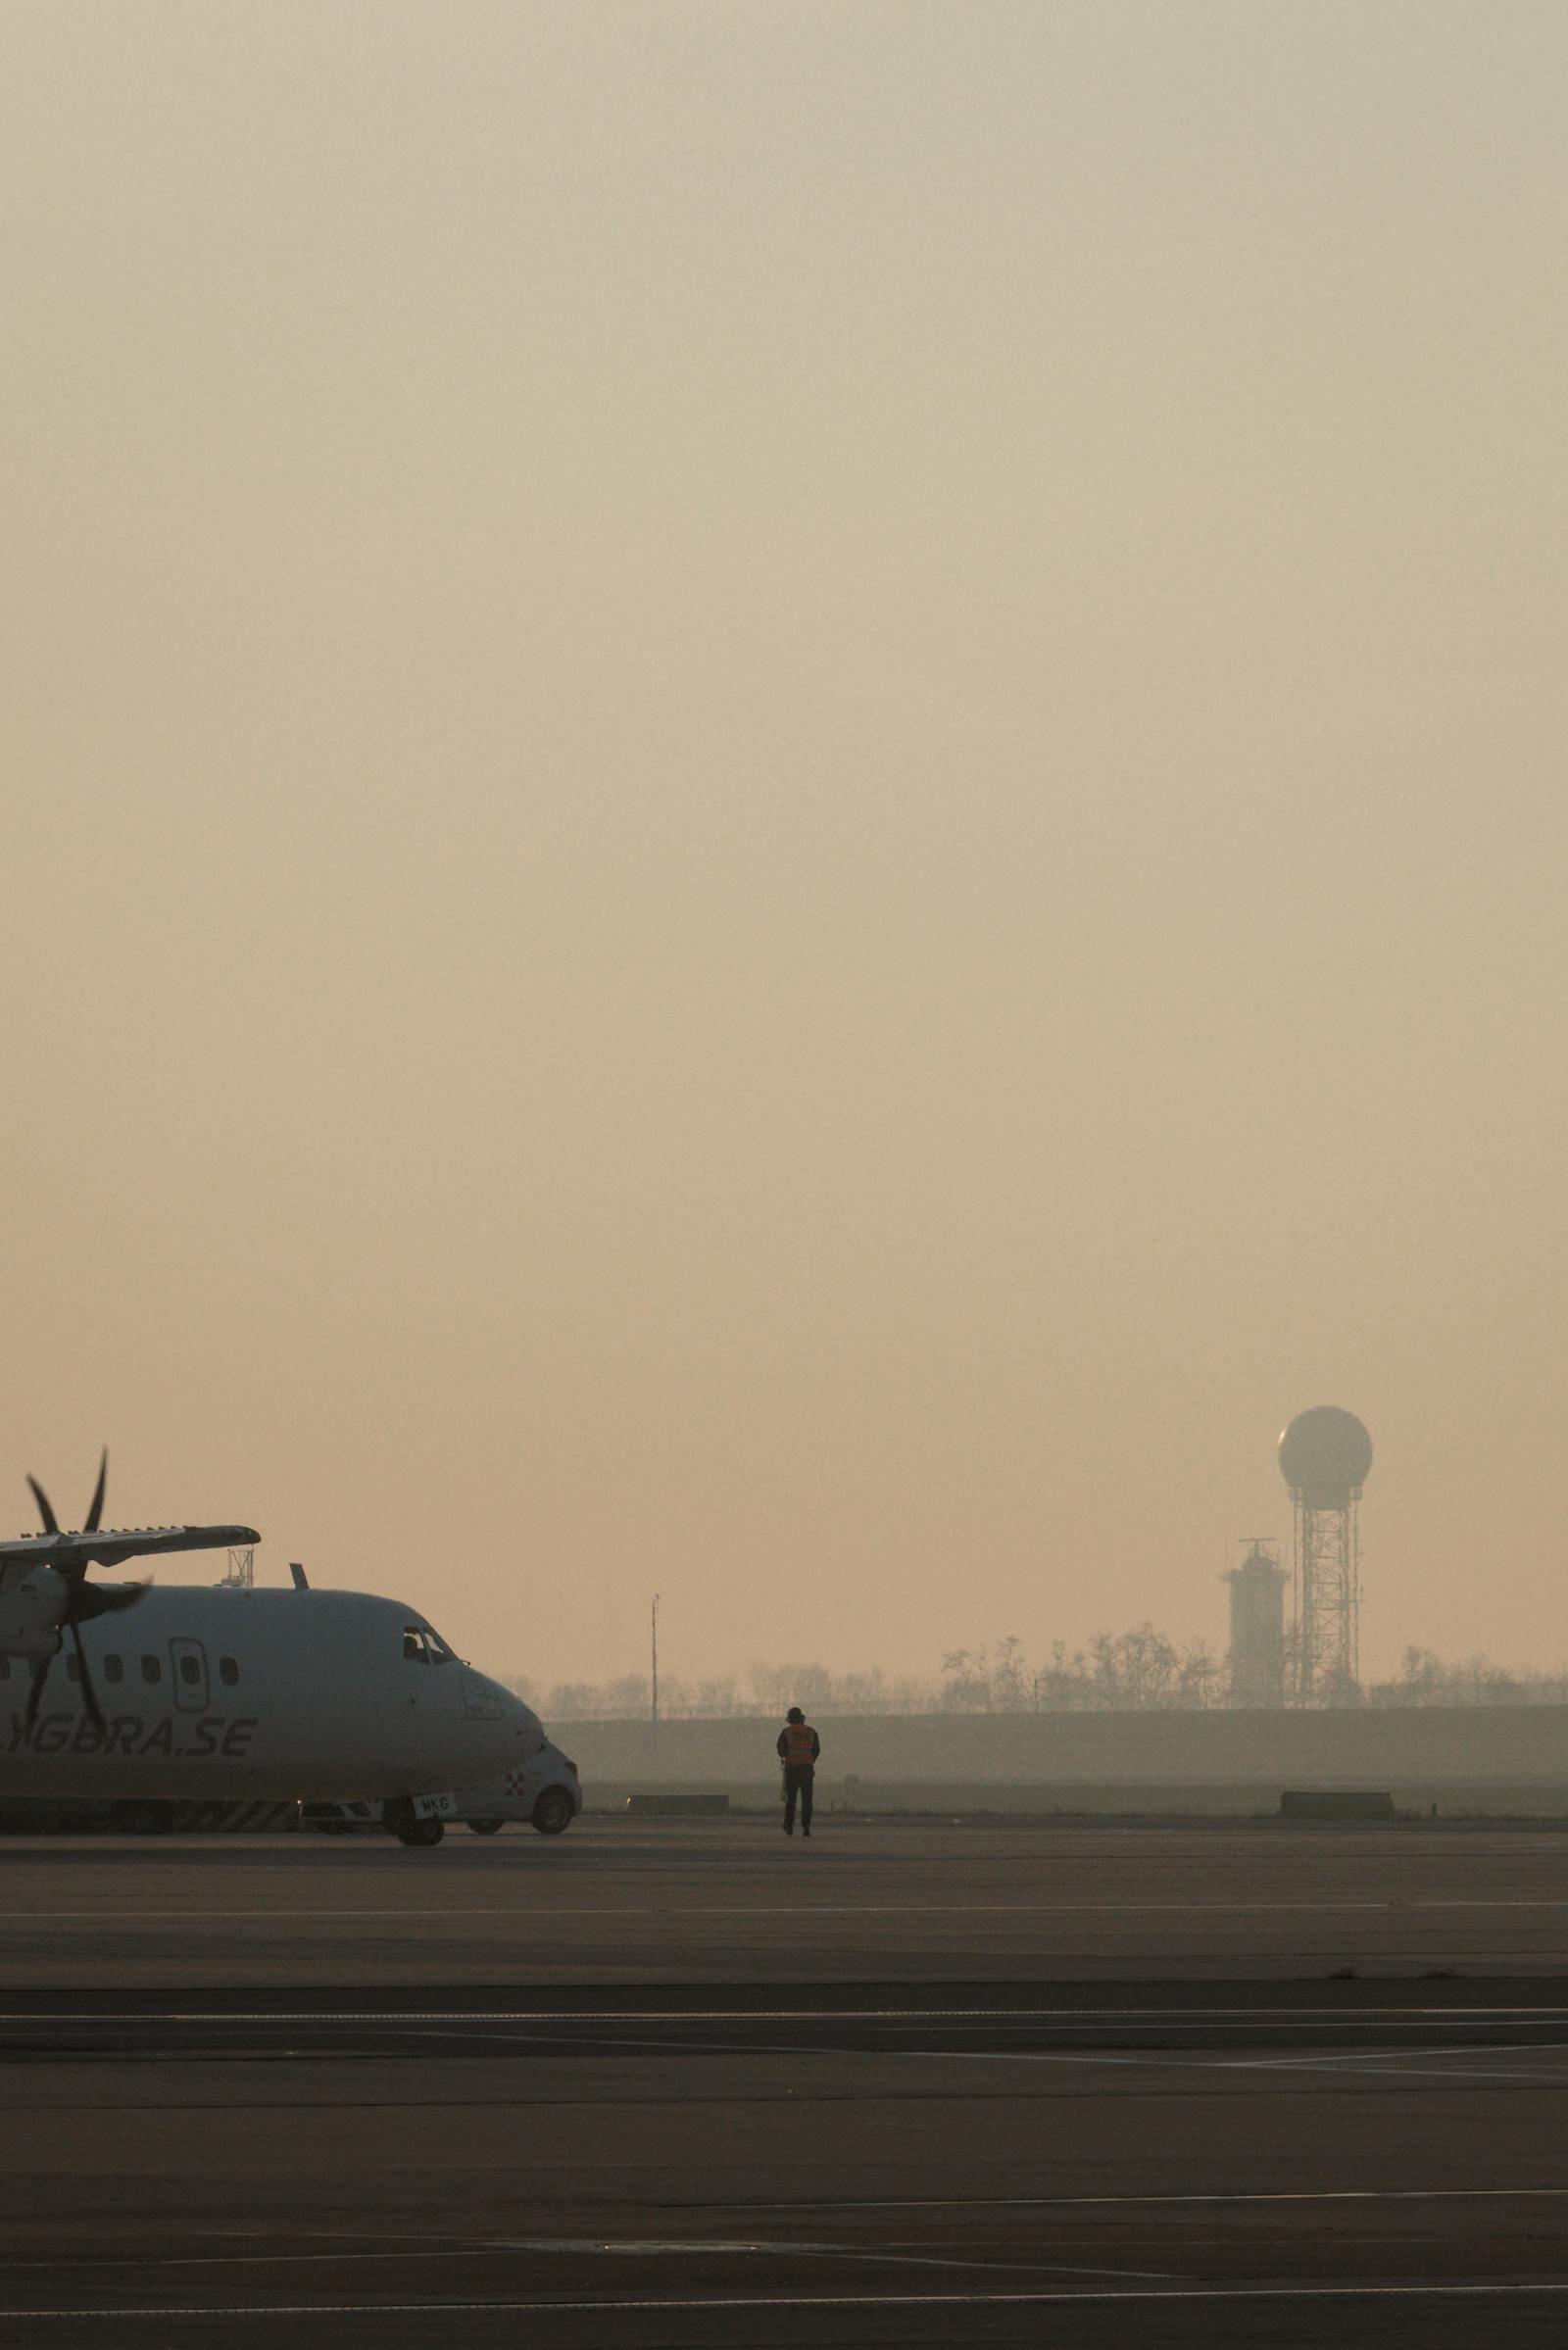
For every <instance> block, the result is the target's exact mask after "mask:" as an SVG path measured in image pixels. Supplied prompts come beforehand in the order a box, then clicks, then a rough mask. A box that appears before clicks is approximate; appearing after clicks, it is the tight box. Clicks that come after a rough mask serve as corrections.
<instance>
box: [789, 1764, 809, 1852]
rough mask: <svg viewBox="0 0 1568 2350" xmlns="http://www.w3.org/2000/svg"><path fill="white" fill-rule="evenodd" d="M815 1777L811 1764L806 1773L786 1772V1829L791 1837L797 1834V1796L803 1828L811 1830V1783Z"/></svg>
mask: <svg viewBox="0 0 1568 2350" xmlns="http://www.w3.org/2000/svg"><path fill="white" fill-rule="evenodd" d="M815 1777H816V1773H815V1772H814V1771H813V1770H812V1768H811V1766H810V1764H809V1763H808V1764H807V1766H806V1768H805V1770H804V1771H790V1770H786V1772H785V1773H784V1827H785V1830H786V1832H787V1833H788V1834H789V1835H791V1836H793V1835H794V1834H795V1799H796V1797H797V1796H799V1797H800V1802H801V1826H802V1827H803V1828H806V1829H809V1827H810V1825H811V1783H812V1781H813V1780H814V1779H815Z"/></svg>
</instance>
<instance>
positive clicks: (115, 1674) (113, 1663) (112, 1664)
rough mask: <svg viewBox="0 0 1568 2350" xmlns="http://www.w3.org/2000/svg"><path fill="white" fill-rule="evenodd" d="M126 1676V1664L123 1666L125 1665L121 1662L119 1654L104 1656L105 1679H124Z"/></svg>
mask: <svg viewBox="0 0 1568 2350" xmlns="http://www.w3.org/2000/svg"><path fill="white" fill-rule="evenodd" d="M124 1678H125V1668H124V1666H123V1664H122V1663H121V1661H120V1659H119V1657H118V1656H106V1657H105V1658H104V1679H105V1681H123V1680H124Z"/></svg>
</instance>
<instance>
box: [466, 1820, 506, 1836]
mask: <svg viewBox="0 0 1568 2350" xmlns="http://www.w3.org/2000/svg"><path fill="white" fill-rule="evenodd" d="M468 1826H469V1827H470V1828H471V1829H472V1831H473V1833H474V1835H475V1836H496V1835H498V1834H499V1832H500V1831H501V1829H502V1828H503V1827H504V1826H505V1822H504V1821H501V1820H470V1821H469V1822H468Z"/></svg>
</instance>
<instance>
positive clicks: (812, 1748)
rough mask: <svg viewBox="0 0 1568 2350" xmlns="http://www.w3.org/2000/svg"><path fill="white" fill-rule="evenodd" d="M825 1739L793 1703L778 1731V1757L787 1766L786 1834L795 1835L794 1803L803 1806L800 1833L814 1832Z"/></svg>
mask: <svg viewBox="0 0 1568 2350" xmlns="http://www.w3.org/2000/svg"><path fill="white" fill-rule="evenodd" d="M821 1751H822V1741H821V1739H820V1738H818V1737H817V1735H816V1732H815V1731H814V1730H813V1729H812V1728H811V1725H810V1723H809V1721H808V1720H807V1718H806V1716H805V1715H804V1714H803V1713H802V1711H801V1709H800V1707H799V1706H798V1705H792V1706H791V1707H790V1710H789V1712H788V1714H787V1715H786V1716H785V1718H784V1727H783V1729H782V1730H781V1731H780V1732H779V1734H778V1758H779V1761H780V1762H781V1763H782V1764H783V1765H784V1834H785V1835H786V1836H793V1835H794V1834H795V1806H796V1802H797V1801H799V1803H800V1807H801V1834H802V1836H809V1835H810V1833H811V1789H812V1787H813V1786H814V1784H815V1780H816V1758H817V1756H818V1755H819V1754H820V1753H821Z"/></svg>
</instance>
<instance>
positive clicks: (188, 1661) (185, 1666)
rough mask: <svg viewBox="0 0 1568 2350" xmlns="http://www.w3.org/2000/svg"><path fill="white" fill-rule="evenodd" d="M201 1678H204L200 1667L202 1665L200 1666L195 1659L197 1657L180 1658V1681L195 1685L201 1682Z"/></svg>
mask: <svg viewBox="0 0 1568 2350" xmlns="http://www.w3.org/2000/svg"><path fill="white" fill-rule="evenodd" d="M201 1677H202V1669H201V1666H200V1665H199V1664H198V1663H197V1662H196V1659H195V1657H194V1656H182V1657H181V1658H180V1660H179V1678H180V1680H181V1681H184V1682H192V1683H194V1682H197V1681H200V1679H201Z"/></svg>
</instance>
